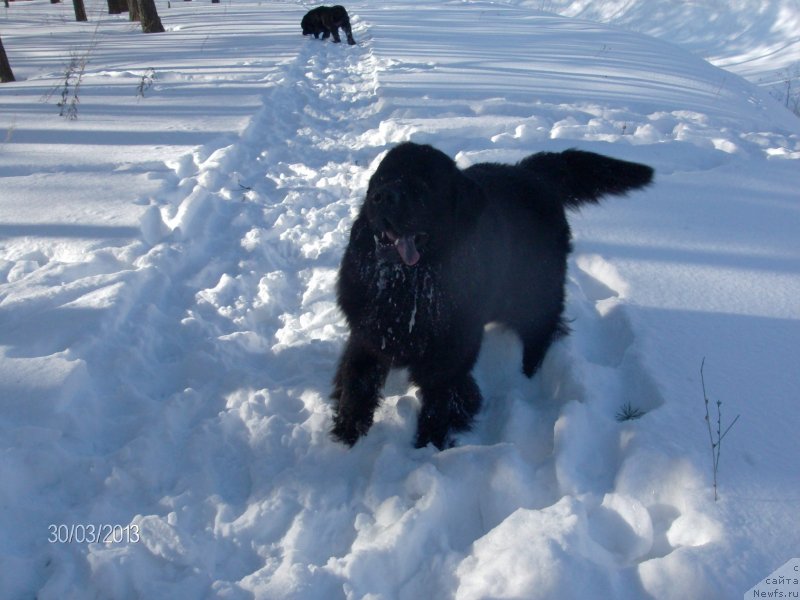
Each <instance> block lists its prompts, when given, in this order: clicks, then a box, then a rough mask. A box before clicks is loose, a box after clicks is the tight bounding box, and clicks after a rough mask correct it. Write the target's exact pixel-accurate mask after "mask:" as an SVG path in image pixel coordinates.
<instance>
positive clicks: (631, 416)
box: [616, 402, 646, 423]
mask: <svg viewBox="0 0 800 600" xmlns="http://www.w3.org/2000/svg"><path fill="white" fill-rule="evenodd" d="M645 414H646V413H645V411H643V410H642V409H641V408H637V407H636V406H633V405H632V404H631V403H630V402H626V403H625V404H623V405H622V407H621V408H620V409H619V410H618V411H617V414H616V418H617V421H619V422H620V423H624V422H625V421H634V420H636V419H638V418H640V417H643V416H644V415H645Z"/></svg>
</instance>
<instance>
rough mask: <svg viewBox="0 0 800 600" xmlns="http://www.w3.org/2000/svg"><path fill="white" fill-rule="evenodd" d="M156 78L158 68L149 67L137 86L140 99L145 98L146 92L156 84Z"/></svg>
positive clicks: (137, 94)
mask: <svg viewBox="0 0 800 600" xmlns="http://www.w3.org/2000/svg"><path fill="white" fill-rule="evenodd" d="M156 79H158V78H157V77H156V70H155V69H154V68H153V67H149V68H148V69H147V70H146V71H145V72H144V73H143V74H142V78H141V79H140V80H139V85H138V86H136V96H137V98H138V99H139V100H141V99H142V98H144V95H145V92H147V91H148V90H149V89H150V88H151V87H153V84H155V82H156Z"/></svg>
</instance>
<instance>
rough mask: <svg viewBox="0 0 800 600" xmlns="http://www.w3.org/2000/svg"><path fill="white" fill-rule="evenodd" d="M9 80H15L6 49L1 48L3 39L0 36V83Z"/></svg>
mask: <svg viewBox="0 0 800 600" xmlns="http://www.w3.org/2000/svg"><path fill="white" fill-rule="evenodd" d="M9 81H16V79H15V78H14V72H13V71H12V70H11V65H10V64H9V62H8V57H7V56H6V49H5V48H3V40H2V38H0V83H8V82H9Z"/></svg>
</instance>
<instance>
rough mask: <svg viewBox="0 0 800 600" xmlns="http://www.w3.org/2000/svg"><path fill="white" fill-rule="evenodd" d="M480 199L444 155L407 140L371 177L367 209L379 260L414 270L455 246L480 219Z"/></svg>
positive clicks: (366, 202) (471, 183)
mask: <svg viewBox="0 0 800 600" xmlns="http://www.w3.org/2000/svg"><path fill="white" fill-rule="evenodd" d="M482 198H483V197H482V195H481V193H480V190H479V189H478V188H477V186H476V185H475V184H474V183H473V182H472V181H471V180H469V179H468V178H467V177H466V176H464V174H463V173H461V171H459V169H458V167H456V164H455V162H453V160H452V159H451V158H450V157H448V156H447V155H446V154H444V153H443V152H440V151H439V150H436V149H435V148H433V147H432V146H427V145H419V144H414V143H411V142H406V143H403V144H400V145H399V146H396V147H395V148H393V149H392V150H391V151H389V153H388V154H387V155H386V157H384V159H383V161H381V164H380V165H379V166H378V169H377V170H376V171H375V173H374V174H373V175H372V178H371V179H370V181H369V187H368V189H367V197H366V200H365V201H364V207H363V211H364V214H365V215H366V218H367V221H368V223H369V225H370V228H371V229H372V233H373V235H374V237H375V243H376V246H377V253H378V257H379V259H381V260H386V261H394V262H403V263H405V264H406V265H408V266H414V265H416V264H417V263H418V262H420V261H421V260H426V261H433V260H436V258H437V257H438V256H439V255H440V254H441V252H442V251H444V250H445V249H446V248H448V247H451V246H452V240H454V239H458V237H459V235H460V234H463V233H465V232H466V229H468V228H469V226H470V224H471V222H473V221H474V220H475V219H476V218H477V214H478V213H479V212H480V208H481V206H482Z"/></svg>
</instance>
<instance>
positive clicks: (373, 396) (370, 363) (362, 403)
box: [331, 337, 389, 446]
mask: <svg viewBox="0 0 800 600" xmlns="http://www.w3.org/2000/svg"><path fill="white" fill-rule="evenodd" d="M388 374H389V365H388V364H386V363H385V362H383V361H381V360H380V359H379V358H378V357H376V356H375V355H373V354H372V353H370V352H369V351H367V350H366V349H365V348H362V347H361V346H360V345H359V344H358V343H357V342H355V341H354V340H353V338H352V337H351V338H350V339H349V340H348V342H347V346H346V347H345V350H344V353H343V354H342V358H341V360H340V362H339V369H338V370H337V372H336V377H335V378H334V381H333V384H334V385H333V394H331V397H332V398H333V399H334V401H335V405H334V417H333V423H334V425H333V430H332V432H331V433H332V434H333V436H334V437H335V438H336V439H338V440H339V441H341V442H344V443H345V444H347V445H349V446H352V445H353V444H355V443H356V442H357V441H358V438H360V437H361V436H362V435H364V434H366V433H367V431H369V428H370V427H371V426H372V418H373V414H374V413H375V409H376V408H377V407H378V403H379V402H380V398H381V397H380V390H381V388H382V387H383V384H384V383H385V381H386V376H387V375H388Z"/></svg>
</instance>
